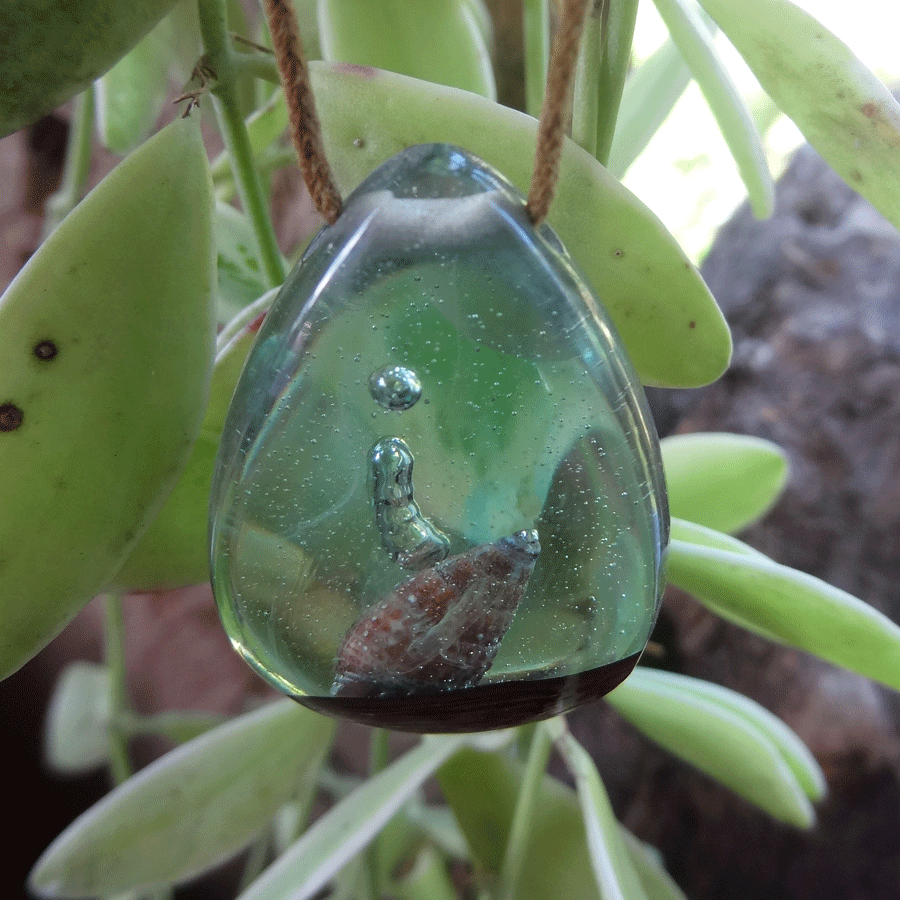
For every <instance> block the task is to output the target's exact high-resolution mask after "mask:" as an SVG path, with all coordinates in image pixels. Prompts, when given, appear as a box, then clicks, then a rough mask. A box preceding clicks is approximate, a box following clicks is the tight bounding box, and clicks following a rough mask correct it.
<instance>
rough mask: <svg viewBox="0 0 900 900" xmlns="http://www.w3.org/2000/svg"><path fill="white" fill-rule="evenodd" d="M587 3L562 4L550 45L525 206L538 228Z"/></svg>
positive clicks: (554, 170) (546, 206)
mask: <svg viewBox="0 0 900 900" xmlns="http://www.w3.org/2000/svg"><path fill="white" fill-rule="evenodd" d="M588 2H589V0H565V2H564V4H563V9H562V14H561V18H560V22H559V27H558V29H557V31H556V37H555V38H554V41H553V52H552V54H551V56H550V65H549V67H548V69H547V89H546V91H545V93H544V103H543V106H542V107H541V118H540V120H539V122H538V135H537V145H536V147H535V151H534V172H533V174H532V176H531V188H530V189H529V191H528V202H527V204H526V209H527V210H528V216H529V218H530V219H531V221H532V223H533V224H534V225H540V223H541V222H543V221H544V219H545V218H546V217H547V213H548V212H549V211H550V204H551V203H552V202H553V195H554V193H555V191H556V182H557V180H558V178H559V162H560V159H561V157H562V148H563V140H564V139H565V136H566V132H567V131H568V120H569V110H570V108H571V103H572V81H573V79H574V77H575V66H576V64H577V62H578V48H579V46H580V44H581V33H582V31H583V30H584V19H585V15H586V13H587V7H588Z"/></svg>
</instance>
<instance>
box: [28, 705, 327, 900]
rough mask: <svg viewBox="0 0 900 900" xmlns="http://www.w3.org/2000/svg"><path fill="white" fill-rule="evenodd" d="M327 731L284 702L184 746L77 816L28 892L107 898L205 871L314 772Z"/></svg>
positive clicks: (46, 855) (252, 832)
mask: <svg viewBox="0 0 900 900" xmlns="http://www.w3.org/2000/svg"><path fill="white" fill-rule="evenodd" d="M334 728H335V726H334V723H333V722H332V721H331V720H329V719H326V718H323V717H322V716H319V715H317V714H316V713H313V712H311V711H309V710H306V709H304V708H303V707H301V706H299V705H297V704H296V703H294V702H293V701H291V700H283V701H279V702H276V703H272V704H270V705H268V706H266V707H264V708H263V709H261V710H258V711H256V712H254V713H251V714H249V715H246V716H243V717H241V718H239V719H236V720H234V721H232V722H230V723H228V724H227V725H223V726H222V727H220V728H217V729H215V730H213V731H210V732H207V733H206V734H204V735H203V736H201V737H199V738H197V739H196V740H194V741H191V742H190V743H188V744H184V745H183V746H181V747H179V748H178V749H177V750H174V751H172V752H171V753H168V754H167V755H166V756H164V757H162V758H161V759H159V760H157V761H156V762H154V763H153V764H151V765H150V766H148V767H147V768H146V769H144V770H142V771H141V772H139V773H138V774H137V775H135V776H134V777H133V778H130V779H129V780H128V781H126V782H124V783H123V784H122V785H120V786H119V787H118V788H116V789H115V790H114V791H113V792H112V793H110V794H109V795H107V796H106V797H105V798H104V799H103V800H101V801H100V802H99V803H97V804H96V805H95V806H93V807H92V808H91V809H89V810H88V811H87V812H86V813H84V814H83V815H82V816H80V817H79V818H78V819H76V820H75V822H73V823H72V824H71V825H70V826H69V827H68V828H67V829H66V830H65V831H64V832H63V833H62V834H61V835H60V836H59V837H58V838H57V839H56V840H55V841H54V842H53V843H52V844H51V845H50V847H49V848H48V849H47V850H46V851H45V852H44V854H43V855H42V856H41V858H40V859H39V860H38V862H37V864H36V865H35V868H34V870H33V871H32V873H31V876H30V879H29V886H30V888H31V890H32V891H34V892H35V893H36V894H38V895H39V896H42V897H73V898H74V897H93V896H98V895H103V896H106V895H109V894H114V893H116V892H120V891H126V890H130V889H143V888H148V887H150V886H153V885H161V884H171V883H173V882H175V883H177V882H180V881H184V880H186V879H188V878H191V877H193V876H195V875H197V874H199V873H200V872H203V871H205V870H206V869H209V868H211V867H212V866H214V865H216V864H217V863H219V862H221V861H222V860H223V859H225V858H227V857H228V856H230V855H232V854H233V853H235V852H236V851H237V850H239V849H240V848H241V847H243V846H245V845H246V844H247V843H248V842H249V841H250V840H251V839H252V838H253V837H254V835H255V834H257V833H258V832H259V830H260V829H261V828H263V827H264V826H265V825H266V823H267V822H268V821H269V820H270V819H271V817H272V816H273V815H274V814H275V812H276V810H277V809H278V807H279V806H281V804H283V803H285V802H286V801H287V800H288V799H290V797H291V796H292V795H293V794H294V793H295V792H296V791H297V790H298V788H299V786H300V785H301V784H302V783H303V781H304V780H305V779H309V778H315V777H316V770H317V768H318V766H319V765H320V764H321V760H322V757H323V755H324V753H325V751H326V750H327V749H328V747H329V746H330V744H331V739H332V736H333V734H334Z"/></svg>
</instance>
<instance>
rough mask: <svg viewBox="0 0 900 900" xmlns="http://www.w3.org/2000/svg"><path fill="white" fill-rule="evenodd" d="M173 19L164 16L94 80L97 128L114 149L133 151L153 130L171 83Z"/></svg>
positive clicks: (101, 137)
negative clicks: (170, 47) (170, 49)
mask: <svg viewBox="0 0 900 900" xmlns="http://www.w3.org/2000/svg"><path fill="white" fill-rule="evenodd" d="M171 35H172V29H171V23H170V21H169V17H168V16H167V17H166V18H164V19H163V20H162V21H161V22H160V23H159V24H157V25H156V27H155V28H154V29H153V30H152V31H151V32H150V33H149V34H148V35H147V36H146V37H144V38H143V39H142V40H141V41H140V42H139V43H138V45H137V46H136V47H134V48H133V49H132V50H130V51H129V52H128V53H127V54H125V56H123V57H122V59H120V60H119V61H118V62H117V63H116V64H115V65H114V66H113V67H112V68H111V69H110V70H109V71H108V72H107V73H106V74H105V75H103V76H101V77H100V78H99V79H98V80H97V81H96V82H95V89H96V107H95V109H96V116H97V131H98V132H99V134H100V140H101V141H102V143H103V145H104V146H105V147H106V148H107V149H109V150H112V151H114V152H115V153H121V154H125V153H130V152H131V151H132V150H134V149H135V147H137V146H138V145H139V144H140V143H141V142H142V141H143V140H144V139H145V138H146V137H147V136H148V135H149V134H150V133H151V132H152V131H153V126H154V125H155V124H156V120H157V118H158V117H159V114H160V112H161V111H162V108H163V104H164V103H165V100H166V94H167V92H168V87H169V68H170V64H171V57H170V52H169V45H170V42H171Z"/></svg>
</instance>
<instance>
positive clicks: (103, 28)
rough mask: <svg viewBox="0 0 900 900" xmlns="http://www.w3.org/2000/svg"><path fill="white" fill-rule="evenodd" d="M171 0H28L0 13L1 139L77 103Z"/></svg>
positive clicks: (13, 4)
mask: <svg viewBox="0 0 900 900" xmlns="http://www.w3.org/2000/svg"><path fill="white" fill-rule="evenodd" d="M175 2H176V0H143V2H141V3H122V2H121V0H74V2H73V0H33V2H24V0H20V2H8V3H4V4H3V5H2V6H0V47H2V48H3V50H2V52H0V84H2V85H3V90H2V91H0V137H3V136H4V135H7V134H9V133H10V132H13V131H16V130H17V129H19V128H21V127H22V126H23V125H27V124H28V123H29V122H33V121H34V120H35V119H37V118H38V117H40V116H41V115H43V114H44V113H47V112H50V110H52V109H54V108H55V107H57V106H59V105H60V104H61V103H63V102H65V101H66V100H68V99H69V98H70V97H74V96H75V94H77V93H78V92H79V91H81V90H83V89H84V88H86V87H87V86H88V85H89V84H90V83H91V82H92V81H94V80H95V79H96V78H98V77H99V76H100V75H102V74H103V73H104V72H105V71H107V69H109V68H110V67H111V66H112V65H113V64H114V63H115V62H116V60H117V59H120V58H121V57H122V56H124V55H125V54H126V53H127V52H128V51H129V50H130V49H131V48H132V47H133V46H134V45H135V44H136V43H137V42H138V41H139V40H140V39H141V38H142V37H143V36H144V35H145V34H146V33H147V32H148V31H149V30H150V29H151V28H152V27H153V26H154V25H155V24H156V23H157V22H158V21H159V20H160V19H161V18H162V17H163V16H164V15H165V14H166V13H167V12H168V11H169V10H170V9H171V8H172V6H174V4H175Z"/></svg>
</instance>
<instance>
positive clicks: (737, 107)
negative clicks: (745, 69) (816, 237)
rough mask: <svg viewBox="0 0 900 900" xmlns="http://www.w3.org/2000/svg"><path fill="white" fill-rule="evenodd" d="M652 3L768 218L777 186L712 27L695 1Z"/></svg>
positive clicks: (754, 203)
mask: <svg viewBox="0 0 900 900" xmlns="http://www.w3.org/2000/svg"><path fill="white" fill-rule="evenodd" d="M654 3H655V4H656V8H657V10H658V11H659V14H660V16H662V19H663V21H664V22H665V23H666V27H667V28H668V29H669V34H671V35H672V40H674V41H675V44H676V45H677V47H678V49H679V50H680V51H681V55H682V56H683V57H684V60H685V62H686V63H687V65H688V68H689V69H690V70H691V74H692V75H693V76H694V79H695V80H696V81H697V84H698V85H699V86H700V90H701V91H703V96H704V97H705V98H706V102H707V103H708V104H709V108H710V110H711V111H712V114H713V116H715V119H716V122H717V123H718V126H719V130H720V131H721V132H722V137H724V138H725V142H726V143H727V144H728V149H729V150H730V151H731V155H732V156H733V157H734V161H735V163H736V164H737V167H738V171H739V172H740V174H741V178H742V179H743V182H744V185H745V186H746V188H747V193H748V195H749V198H750V205H751V207H752V208H753V212H754V213H755V214H756V216H757V217H759V218H761V219H764V218H767V217H768V216H770V215H771V214H772V210H773V208H774V206H775V184H774V182H773V181H772V174H771V172H770V171H769V164H768V162H767V161H766V153H765V149H764V148H763V145H762V140H761V139H760V136H759V134H758V132H757V130H756V126H755V125H754V124H753V118H752V116H751V114H750V110H749V109H747V105H746V103H744V100H743V98H742V97H741V95H740V93H739V92H738V89H737V88H736V87H735V85H734V82H733V81H732V80H731V76H730V75H729V73H728V70H727V68H726V67H725V65H724V63H723V62H722V60H721V59H720V58H719V54H718V51H717V50H716V48H715V44H714V42H713V36H712V34H710V31H709V28H707V26H706V23H705V22H704V21H703V19H702V18H701V16H700V13H699V11H698V9H697V7H696V6H695V5H694V3H693V0H654Z"/></svg>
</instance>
